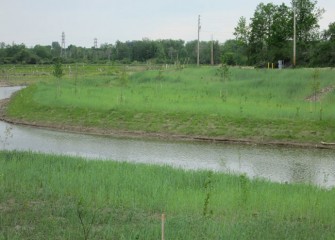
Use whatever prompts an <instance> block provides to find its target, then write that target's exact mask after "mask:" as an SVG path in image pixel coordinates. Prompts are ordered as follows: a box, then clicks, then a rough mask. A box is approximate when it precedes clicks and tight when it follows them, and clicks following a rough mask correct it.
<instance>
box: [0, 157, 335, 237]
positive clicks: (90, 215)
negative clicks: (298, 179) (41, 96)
mask: <svg viewBox="0 0 335 240" xmlns="http://www.w3.org/2000/svg"><path fill="white" fill-rule="evenodd" d="M0 189H1V191H0V239H83V238H84V232H87V230H90V232H89V233H88V237H89V239H159V238H160V215H161V213H162V212H165V213H166V216H167V222H166V230H165V232H166V239H183V240H186V239H334V237H335V235H334V232H335V218H334V214H333V213H334V211H335V205H334V202H333V199H334V197H335V191H334V190H331V191H326V190H322V189H318V188H316V187H310V186H304V185H286V184H284V185H280V184H275V183H269V182H263V181H250V180H248V179H247V178H245V177H244V176H240V177H238V176H229V175H226V174H217V173H211V172H207V171H201V172H192V171H184V170H177V169H172V168H170V167H159V166H148V165H141V164H139V165H134V164H128V163H117V162H101V161H100V162H99V161H87V160H83V159H79V158H72V157H65V156H63V157H62V156H59V157H57V156H52V155H41V154H33V153H20V152H3V151H2V152H0ZM204 215H205V216H204ZM79 216H80V217H81V219H82V220H83V225H82V224H81V223H80V217H79ZM94 216H95V217H94ZM92 219H93V220H92ZM83 226H84V228H85V229H86V230H85V231H84V230H83Z"/></svg>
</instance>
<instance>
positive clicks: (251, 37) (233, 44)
mask: <svg viewBox="0 0 335 240" xmlns="http://www.w3.org/2000/svg"><path fill="white" fill-rule="evenodd" d="M323 13H324V9H322V8H318V7H317V1H315V0H314V1H313V0H292V1H291V5H290V6H287V5H285V4H284V3H283V4H281V5H275V4H273V3H268V4H264V3H260V4H259V5H258V6H257V7H256V10H255V12H254V15H253V17H252V18H251V19H250V22H249V23H248V21H247V19H246V18H245V17H243V16H242V17H241V18H240V19H239V21H238V23H237V26H236V28H235V31H234V35H235V39H233V40H229V41H227V42H226V43H225V48H224V50H223V52H224V53H225V54H226V59H227V60H228V61H230V62H231V63H233V64H239V65H244V64H248V65H256V66H257V65H259V66H262V65H263V66H264V65H265V64H266V63H267V62H277V61H278V60H283V61H284V62H286V63H287V65H292V64H293V50H292V49H293V38H294V25H295V26H296V34H295V36H296V62H297V64H298V65H300V66H310V67H313V66H334V65H335V22H333V23H330V24H329V26H328V29H326V30H324V31H320V26H319V20H320V18H321V17H322V15H323ZM294 16H295V21H294ZM294 22H296V24H294Z"/></svg>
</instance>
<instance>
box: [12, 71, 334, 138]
mask: <svg viewBox="0 0 335 240" xmlns="http://www.w3.org/2000/svg"><path fill="white" fill-rule="evenodd" d="M72 68H73V67H72ZM88 69H90V70H86V71H87V74H86V75H85V74H83V75H80V76H77V77H74V76H73V75H71V76H70V75H67V77H65V78H64V79H62V80H61V93H60V94H59V93H58V91H57V83H56V81H55V80H48V81H44V82H41V83H38V84H36V85H33V86H30V87H29V88H27V89H25V90H23V91H22V92H21V93H20V94H17V95H16V97H15V98H14V99H13V101H12V102H11V104H10V105H9V108H8V111H7V113H8V116H9V117H12V118H19V119H24V120H28V121H33V122H48V123H49V124H60V125H81V126H83V127H97V128H100V129H118V130H127V131H144V132H150V133H152V132H154V133H156V132H159V133H166V134H185V135H201V136H211V137H225V138H237V139H245V138H248V139H253V140H257V141H270V140H283V141H294V142H313V143H315V142H320V141H327V142H334V141H335V121H334V120H335V111H334V103H335V91H333V92H331V93H328V94H327V95H325V96H323V98H321V101H320V102H316V103H312V102H308V101H306V98H307V97H308V96H311V95H313V93H314V86H316V88H315V89H317V90H318V89H323V88H325V87H329V86H335V78H334V70H331V69H321V70H314V69H295V70H282V71H279V70H264V69H262V70H255V69H239V68H231V69H230V73H231V75H230V76H231V77H230V79H229V80H228V81H222V79H221V78H220V76H219V75H218V67H202V68H186V69H182V70H178V69H177V70H176V69H168V70H149V71H133V70H131V69H128V70H127V69H126V71H128V76H127V78H125V77H124V81H123V82H124V83H123V82H122V80H121V79H122V72H123V71H124V70H123V68H119V67H114V66H110V67H108V66H105V67H104V68H103V70H101V69H100V70H99V71H96V70H93V69H92V67H89V68H88ZM315 71H317V73H318V77H317V78H315V79H314V78H313V74H314V73H315ZM89 73H90V74H89ZM125 83H126V85H125Z"/></svg>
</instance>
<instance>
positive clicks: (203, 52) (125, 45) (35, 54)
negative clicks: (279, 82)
mask: <svg viewBox="0 0 335 240" xmlns="http://www.w3.org/2000/svg"><path fill="white" fill-rule="evenodd" d="M212 48H213V52H214V54H213V57H214V62H216V63H220V62H221V56H222V52H221V48H222V46H221V45H220V44H219V42H218V41H213V42H212V41H210V42H206V41H201V42H200V62H201V64H210V63H211V49H212ZM60 57H61V58H62V60H63V62H67V63H74V62H87V63H106V62H118V63H126V64H129V63H134V62H138V63H144V62H152V63H157V64H175V63H180V64H195V63H196V58H197V41H190V42H184V41H183V40H172V39H167V40H149V39H143V40H136V41H127V42H121V41H117V42H116V43H115V44H107V43H106V44H102V45H101V46H100V47H98V48H94V47H92V48H85V47H78V46H75V45H69V46H68V47H66V48H65V49H62V48H61V46H60V44H59V43H58V42H53V43H52V44H51V45H50V46H41V45H36V46H34V47H32V48H27V47H26V46H25V45H24V44H20V45H16V44H12V45H6V44H4V43H1V44H0V64H16V63H20V64H50V63H54V62H55V61H57V59H58V58H60Z"/></svg>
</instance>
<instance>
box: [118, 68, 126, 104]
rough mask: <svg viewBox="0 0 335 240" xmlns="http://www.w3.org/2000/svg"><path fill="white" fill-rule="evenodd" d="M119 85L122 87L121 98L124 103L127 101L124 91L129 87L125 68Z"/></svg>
mask: <svg viewBox="0 0 335 240" xmlns="http://www.w3.org/2000/svg"><path fill="white" fill-rule="evenodd" d="M119 85H120V87H121V96H120V103H122V102H123V101H125V97H124V94H123V90H124V88H126V87H127V85H128V74H127V72H126V68H125V67H124V68H123V70H122V72H121V75H120V77H119Z"/></svg>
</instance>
